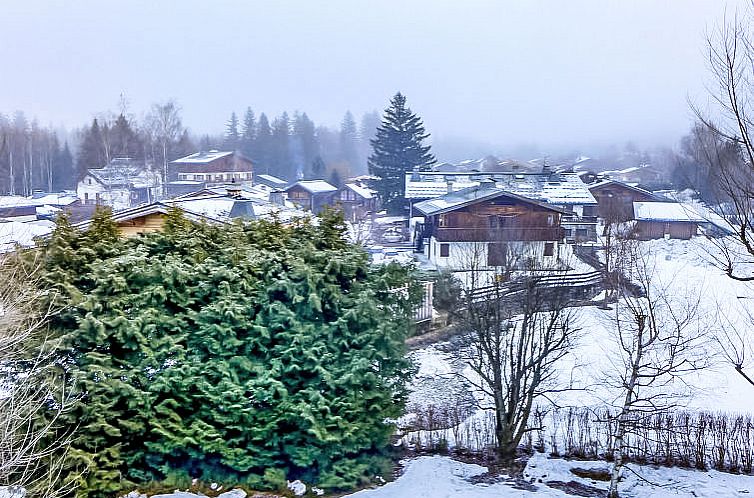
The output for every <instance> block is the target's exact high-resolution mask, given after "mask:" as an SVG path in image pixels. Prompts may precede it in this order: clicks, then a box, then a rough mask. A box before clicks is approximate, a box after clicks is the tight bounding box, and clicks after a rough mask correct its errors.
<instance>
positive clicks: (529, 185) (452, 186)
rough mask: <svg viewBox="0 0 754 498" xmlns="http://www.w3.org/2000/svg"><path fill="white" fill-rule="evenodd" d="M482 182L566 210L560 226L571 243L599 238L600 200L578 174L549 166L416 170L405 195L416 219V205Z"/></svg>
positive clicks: (408, 175) (410, 177) (410, 178)
mask: <svg viewBox="0 0 754 498" xmlns="http://www.w3.org/2000/svg"><path fill="white" fill-rule="evenodd" d="M482 182H493V183H494V184H495V186H496V187H497V188H499V189H501V190H504V191H506V192H510V193H511V194H514V195H517V196H520V197H524V198H527V199H530V200H533V201H537V202H541V203H545V204H547V205H550V206H552V207H553V208H557V209H560V210H562V211H563V215H562V217H561V225H562V228H563V229H564V234H565V238H566V241H567V242H568V243H582V242H591V241H595V240H596V239H597V230H596V227H597V212H596V208H597V200H596V199H595V198H594V197H593V196H592V194H591V193H590V191H589V189H588V188H587V185H586V184H584V182H583V181H582V180H581V178H580V177H579V175H577V174H576V173H572V172H553V171H550V170H549V168H548V167H547V166H545V167H544V168H543V167H539V172H537V173H531V172H529V173H527V172H517V171H502V172H487V173H483V172H479V171H454V172H448V171H443V172H438V171H414V172H411V173H406V180H405V196H406V198H407V199H408V200H409V212H410V215H411V216H412V217H413V211H414V206H415V204H416V203H417V202H421V201H424V200H427V199H433V198H436V197H440V196H443V195H447V194H448V193H453V192H457V191H459V190H462V189H466V188H469V187H475V186H479V185H480V184H481V183H482Z"/></svg>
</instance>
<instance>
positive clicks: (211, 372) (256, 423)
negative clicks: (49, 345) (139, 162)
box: [43, 211, 421, 497]
mask: <svg viewBox="0 0 754 498" xmlns="http://www.w3.org/2000/svg"><path fill="white" fill-rule="evenodd" d="M343 227H344V225H343V220H342V218H341V217H340V216H339V215H338V214H337V213H334V212H330V211H327V212H325V213H324V214H323V215H322V217H321V218H320V219H319V220H318V222H317V223H316V224H313V223H310V222H307V221H302V222H299V223H297V224H294V225H292V226H284V225H282V224H281V223H278V222H275V221H260V222H256V223H253V224H248V225H241V224H237V225H233V226H230V227H228V226H224V227H216V226H207V225H196V224H192V223H190V222H188V221H186V220H185V219H183V218H182V217H181V216H180V214H179V213H178V212H177V211H176V212H172V213H170V214H169V216H168V220H167V223H166V226H165V230H164V231H163V232H161V233H152V234H148V235H143V236H140V237H137V238H132V239H119V238H117V227H115V224H114V223H113V222H112V221H111V220H110V219H109V217H108V214H107V213H106V212H104V211H101V212H98V213H97V215H96V216H95V220H94V223H93V225H92V228H91V230H90V231H89V232H87V233H83V234H82V233H77V232H75V231H74V230H73V229H72V228H71V227H70V225H69V224H68V223H66V222H65V220H64V219H63V220H61V223H60V227H59V229H58V230H57V231H56V232H55V234H54V235H53V237H52V239H51V241H50V242H49V245H48V246H47V247H46V248H43V250H44V253H45V255H46V261H47V268H46V271H47V276H46V281H47V282H48V285H50V286H55V287H56V288H57V289H59V290H61V291H62V292H63V293H64V296H63V301H65V302H66V303H67V304H68V307H67V308H66V310H65V312H64V313H62V314H61V315H60V316H58V317H57V318H56V319H55V321H54V323H52V327H53V330H55V331H56V332H57V334H59V335H60V336H61V337H62V338H63V344H62V346H61V348H60V350H59V352H58V353H59V356H60V358H61V364H64V365H66V368H67V369H68V370H69V372H70V375H71V376H72V378H73V379H74V380H75V383H74V384H73V386H72V388H73V389H76V390H77V395H78V399H79V401H78V403H77V404H76V406H75V409H74V410H73V411H71V413H69V414H68V415H67V419H66V421H67V423H68V424H69V425H70V426H74V425H75V426H77V427H78V429H77V434H78V437H77V438H76V440H75V441H74V442H73V444H72V446H71V450H70V451H71V452H70V456H71V466H70V468H69V470H70V471H71V472H72V474H71V475H75V476H77V477H76V478H77V479H78V480H79V491H78V492H79V495H80V496H94V497H96V496H113V494H114V493H116V492H119V491H124V490H127V489H128V488H133V487H134V486H136V485H138V484H140V483H147V482H151V481H165V480H167V481H176V482H177V481H178V480H181V479H183V480H185V478H186V476H190V477H199V478H201V479H203V480H205V481H212V480H215V481H221V482H225V483H228V484H232V483H240V484H246V485H249V486H252V487H256V488H260V487H266V488H269V489H275V488H277V487H279V486H280V485H281V483H284V481H285V479H296V478H301V479H304V480H307V481H309V482H312V483H317V482H318V483H319V484H320V485H321V486H324V487H328V488H347V487H350V486H353V485H354V484H356V483H358V482H361V481H362V480H363V479H365V478H366V476H367V475H368V474H369V473H370V472H374V471H375V470H376V466H377V465H379V462H380V456H381V455H382V451H383V449H384V447H385V446H386V444H387V442H388V438H389V436H390V434H391V432H392V427H391V426H390V425H389V424H387V423H386V422H385V420H386V419H390V418H394V417H397V416H398V415H400V414H401V412H402V408H403V404H404V402H405V397H406V389H405V386H404V382H405V379H406V378H407V375H408V374H409V373H410V364H409V363H408V361H407V360H405V359H404V356H403V353H404V345H403V342H404V339H405V337H406V335H407V333H408V329H409V327H410V322H411V319H410V317H411V316H412V312H411V310H412V309H413V306H414V304H415V302H416V299H417V298H418V295H420V294H421V291H420V289H418V288H417V286H415V285H413V284H411V282H412V280H411V279H410V278H409V274H408V272H407V270H406V269H405V268H402V267H399V266H397V265H388V266H384V267H381V268H372V267H370V266H368V264H367V256H366V254H365V253H364V252H363V251H362V250H360V249H359V248H357V247H355V246H353V245H351V244H349V243H347V242H346V241H345V239H344V237H343ZM398 288H405V289H406V292H396V289H398ZM81 472H83V473H81ZM74 473H75V474H74ZM79 473H80V474H79Z"/></svg>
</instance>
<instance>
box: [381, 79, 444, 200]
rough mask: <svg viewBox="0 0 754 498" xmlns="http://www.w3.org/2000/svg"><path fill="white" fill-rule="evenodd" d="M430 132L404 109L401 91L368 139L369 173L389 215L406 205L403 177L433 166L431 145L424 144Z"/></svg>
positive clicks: (420, 121) (404, 101) (413, 115)
mask: <svg viewBox="0 0 754 498" xmlns="http://www.w3.org/2000/svg"><path fill="white" fill-rule="evenodd" d="M428 137H429V133H426V132H425V131H424V124H423V123H422V120H421V118H420V117H419V116H417V115H416V114H414V113H413V112H412V111H411V109H410V108H409V107H408V106H406V97H404V96H403V95H402V94H401V93H400V92H398V93H396V94H395V96H394V97H393V98H392V99H391V100H390V106H389V107H388V108H387V109H385V113H384V115H383V117H382V124H380V126H379V128H377V136H376V137H375V138H374V139H373V140H371V144H372V149H373V151H372V155H371V156H370V157H369V162H368V164H369V172H370V173H371V174H372V175H375V176H377V177H378V178H379V180H377V181H376V182H375V184H374V187H375V189H376V190H377V192H378V194H379V196H380V198H381V199H382V203H383V206H384V207H385V208H386V209H387V210H388V212H390V213H392V214H403V212H404V209H405V206H406V198H405V176H406V173H407V172H409V171H412V170H413V169H414V168H418V169H420V170H424V169H427V168H429V167H430V166H431V165H433V164H434V163H435V162H436V160H435V156H433V155H432V154H431V153H430V146H428V145H423V142H424V140H425V139H426V138H428Z"/></svg>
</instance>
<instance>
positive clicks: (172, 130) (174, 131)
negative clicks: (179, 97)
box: [147, 100, 183, 195]
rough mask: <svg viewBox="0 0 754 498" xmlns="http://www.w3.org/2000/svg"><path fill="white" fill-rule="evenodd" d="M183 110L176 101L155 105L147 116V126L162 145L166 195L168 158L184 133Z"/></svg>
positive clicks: (163, 185)
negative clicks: (171, 149)
mask: <svg viewBox="0 0 754 498" xmlns="http://www.w3.org/2000/svg"><path fill="white" fill-rule="evenodd" d="M180 111H181V108H180V107H179V106H178V104H176V103H175V102H174V101H172V100H169V101H167V102H165V103H163V104H154V105H152V109H151V111H150V112H149V114H148V115H147V123H148V124H147V126H148V127H149V128H151V129H152V130H153V134H154V136H155V137H156V138H157V140H158V141H159V143H160V147H161V155H162V157H161V159H162V187H163V195H165V193H166V189H167V181H168V160H169V159H168V158H169V153H170V148H171V147H172V145H173V144H174V143H175V142H176V141H178V139H179V138H180V136H181V133H182V132H183V124H182V123H181V117H180Z"/></svg>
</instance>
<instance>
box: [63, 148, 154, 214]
mask: <svg viewBox="0 0 754 498" xmlns="http://www.w3.org/2000/svg"><path fill="white" fill-rule="evenodd" d="M161 188H162V181H161V178H160V174H159V173H158V172H156V171H153V170H152V169H151V168H149V167H148V166H146V165H144V164H143V163H139V162H137V161H134V160H132V159H130V158H115V159H113V160H112V161H110V163H109V164H108V165H107V166H104V167H102V168H97V169H90V170H87V172H86V174H85V175H84V177H83V178H82V179H81V181H79V183H78V185H77V187H76V195H78V197H79V199H81V200H82V201H83V202H84V204H92V205H94V204H97V205H104V206H110V207H111V208H112V209H113V210H114V211H117V210H122V209H127V208H130V207H134V206H138V205H140V204H147V203H150V202H152V201H154V200H155V199H156V198H157V197H158V196H159V195H160V190H161Z"/></svg>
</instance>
